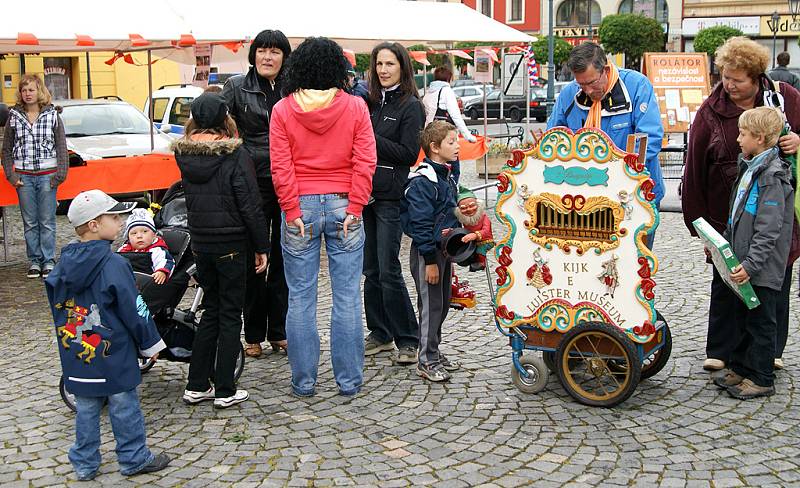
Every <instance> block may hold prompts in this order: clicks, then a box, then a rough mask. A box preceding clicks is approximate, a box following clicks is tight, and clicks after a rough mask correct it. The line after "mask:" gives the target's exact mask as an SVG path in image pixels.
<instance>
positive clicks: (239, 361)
mask: <svg viewBox="0 0 800 488" xmlns="http://www.w3.org/2000/svg"><path fill="white" fill-rule="evenodd" d="M242 371H244V346H242V344H241V343H239V355H238V356H236V367H234V368H233V381H234V383H235V382H237V381H239V377H240V376H242Z"/></svg>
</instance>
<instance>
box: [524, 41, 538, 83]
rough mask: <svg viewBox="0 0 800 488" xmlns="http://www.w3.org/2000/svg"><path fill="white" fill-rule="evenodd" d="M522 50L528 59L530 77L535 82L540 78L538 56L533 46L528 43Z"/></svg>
mask: <svg viewBox="0 0 800 488" xmlns="http://www.w3.org/2000/svg"><path fill="white" fill-rule="evenodd" d="M522 52H523V53H524V55H525V59H527V60H528V79H530V81H532V82H535V81H536V80H538V79H539V66H538V65H537V64H536V58H535V57H534V55H533V46H531V45H530V44H528V46H527V47H526V48H525V49H524V50H523V51H522Z"/></svg>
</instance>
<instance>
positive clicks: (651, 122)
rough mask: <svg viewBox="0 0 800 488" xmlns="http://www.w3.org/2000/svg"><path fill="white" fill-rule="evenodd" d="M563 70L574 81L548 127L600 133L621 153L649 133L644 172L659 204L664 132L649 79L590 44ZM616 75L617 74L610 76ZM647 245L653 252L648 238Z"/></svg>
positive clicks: (563, 93)
mask: <svg viewBox="0 0 800 488" xmlns="http://www.w3.org/2000/svg"><path fill="white" fill-rule="evenodd" d="M567 67H568V68H569V69H570V71H572V74H573V75H574V76H575V80H574V81H573V82H572V83H570V84H569V85H567V86H565V87H564V89H563V90H562V91H561V93H560V94H559V95H558V99H557V100H556V104H555V107H554V108H553V113H552V115H550V118H549V119H548V120H547V128H548V129H552V128H553V127H556V126H566V127H569V128H570V129H572V130H578V129H581V128H583V127H595V128H599V129H602V130H603V132H605V133H606V134H608V136H609V137H610V138H611V140H612V141H614V144H616V145H617V147H619V148H621V149H625V146H626V144H627V140H628V135H630V134H634V133H644V134H647V155H646V164H647V170H648V171H649V172H650V178H652V180H653V183H655V187H654V189H653V193H654V194H655V196H656V198H655V202H656V205H659V204H660V202H661V198H662V197H663V196H664V177H663V176H662V174H661V164H660V163H659V161H658V153H659V152H661V139H662V138H663V137H664V127H663V126H662V125H661V112H660V111H659V108H658V102H656V96H655V92H654V91H653V85H651V84H650V80H648V79H647V78H646V77H645V76H644V75H642V74H641V73H639V72H636V71H631V70H628V69H623V68H616V67H615V66H612V65H611V64H610V63H609V62H608V59H607V58H606V53H605V52H604V51H603V48H601V47H600V46H599V45H597V44H595V43H593V42H585V43H583V44H581V45H580V46H577V47H575V48H574V49H573V50H572V52H571V53H570V55H569V59H568V60H567ZM614 71H616V75H613V74H612V72H614ZM612 78H616V82H615V83H613V84H612V83H610V82H609V81H610V80H611V79H612ZM595 103H599V104H600V107H601V112H600V124H599V127H598V126H596V125H594V122H595V121H593V120H592V117H590V115H591V112H592V111H591V107H592V106H593V105H594V104H595ZM650 241H651V242H650V244H649V245H650V246H651V247H652V235H651V237H650Z"/></svg>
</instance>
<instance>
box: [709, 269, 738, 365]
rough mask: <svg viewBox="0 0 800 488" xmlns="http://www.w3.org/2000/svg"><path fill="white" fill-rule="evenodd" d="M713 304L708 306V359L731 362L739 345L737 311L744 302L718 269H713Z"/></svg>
mask: <svg viewBox="0 0 800 488" xmlns="http://www.w3.org/2000/svg"><path fill="white" fill-rule="evenodd" d="M711 270H712V272H713V273H714V277H713V278H712V279H711V302H710V303H709V306H708V336H707V337H706V357H708V358H711V359H719V360H722V361H725V364H728V363H729V362H730V356H731V351H732V350H733V348H734V347H736V344H738V343H739V337H738V335H736V334H737V333H738V329H737V328H736V326H735V322H736V311H737V310H738V308H737V307H738V306H739V305H740V304H742V301H741V300H740V299H739V297H737V296H736V295H734V293H733V292H732V291H731V290H730V288H728V285H726V284H725V282H724V281H722V277H721V276H720V275H719V273H718V272H717V268H715V267H714V266H712V267H711Z"/></svg>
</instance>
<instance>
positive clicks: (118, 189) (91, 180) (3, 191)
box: [0, 154, 181, 207]
mask: <svg viewBox="0 0 800 488" xmlns="http://www.w3.org/2000/svg"><path fill="white" fill-rule="evenodd" d="M179 179H181V172H180V171H179V170H178V165H177V164H176V163H175V157H174V156H172V155H168V154H147V155H144V156H132V157H129V158H110V159H101V160H97V161H88V162H87V165H86V166H76V167H74V168H70V169H69V173H68V174H67V181H65V182H64V183H62V184H61V185H59V187H58V193H56V198H58V199H59V200H70V199H72V198H74V197H75V196H76V195H77V194H78V193H80V192H82V191H85V190H92V189H95V188H99V189H100V190H103V191H104V192H106V193H108V194H116V193H134V192H139V191H141V192H144V191H147V190H155V189H161V188H169V186H170V185H171V184H173V183H175V182H176V181H178V180H179ZM17 203H18V200H17V192H16V190H14V188H13V187H12V186H11V185H10V184H9V183H8V180H6V179H5V178H0V207H5V206H8V205H17Z"/></svg>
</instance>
